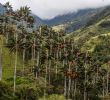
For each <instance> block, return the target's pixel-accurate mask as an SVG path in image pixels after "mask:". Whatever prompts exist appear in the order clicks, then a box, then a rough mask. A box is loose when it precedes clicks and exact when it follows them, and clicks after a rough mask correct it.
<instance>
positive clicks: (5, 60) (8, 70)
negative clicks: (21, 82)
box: [0, 36, 22, 81]
mask: <svg viewBox="0 0 110 100" xmlns="http://www.w3.org/2000/svg"><path fill="white" fill-rule="evenodd" d="M0 38H1V39H0V45H1V44H2V45H1V47H2V71H3V72H2V73H3V75H2V79H3V80H5V81H6V80H7V79H9V78H13V75H14V61H15V54H14V53H11V52H10V50H9V49H8V48H6V47H5V45H4V42H5V41H4V40H5V38H4V37H3V36H0ZM19 69H22V61H21V60H20V58H19V57H18V63H17V70H19Z"/></svg>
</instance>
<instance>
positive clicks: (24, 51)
mask: <svg viewBox="0 0 110 100" xmlns="http://www.w3.org/2000/svg"><path fill="white" fill-rule="evenodd" d="M25 53H26V49H25V48H24V49H23V75H24V66H25V65H24V62H25Z"/></svg>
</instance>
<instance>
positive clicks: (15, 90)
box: [14, 33, 18, 95]
mask: <svg viewBox="0 0 110 100" xmlns="http://www.w3.org/2000/svg"><path fill="white" fill-rule="evenodd" d="M17 39H18V36H17V33H16V54H15V67H14V95H15V91H16V68H17V56H18V45H17Z"/></svg>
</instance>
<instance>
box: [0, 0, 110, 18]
mask: <svg viewBox="0 0 110 100" xmlns="http://www.w3.org/2000/svg"><path fill="white" fill-rule="evenodd" d="M7 1H9V2H10V3H11V4H12V6H13V8H14V10H16V9H18V8H19V7H20V6H25V5H27V6H29V7H30V8H31V10H32V12H33V13H34V14H36V15H38V16H39V17H41V18H43V19H51V18H53V17H55V16H57V15H62V14H66V13H69V12H74V11H77V10H80V9H85V8H98V7H102V6H106V5H110V0H0V3H5V2H7Z"/></svg>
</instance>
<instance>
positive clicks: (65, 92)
mask: <svg viewBox="0 0 110 100" xmlns="http://www.w3.org/2000/svg"><path fill="white" fill-rule="evenodd" d="M66 80H67V77H66V76H65V81H64V96H65V98H66V96H67V82H66Z"/></svg>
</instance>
